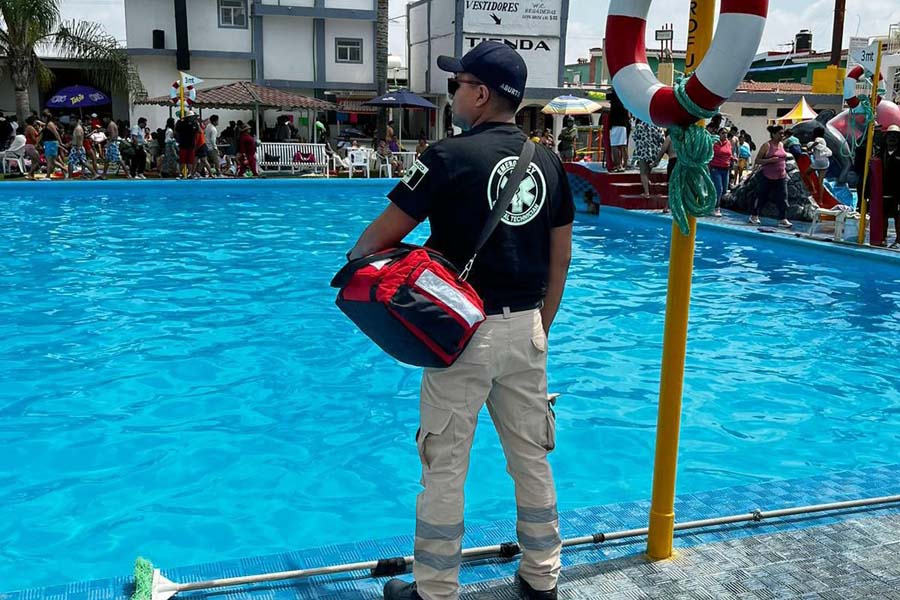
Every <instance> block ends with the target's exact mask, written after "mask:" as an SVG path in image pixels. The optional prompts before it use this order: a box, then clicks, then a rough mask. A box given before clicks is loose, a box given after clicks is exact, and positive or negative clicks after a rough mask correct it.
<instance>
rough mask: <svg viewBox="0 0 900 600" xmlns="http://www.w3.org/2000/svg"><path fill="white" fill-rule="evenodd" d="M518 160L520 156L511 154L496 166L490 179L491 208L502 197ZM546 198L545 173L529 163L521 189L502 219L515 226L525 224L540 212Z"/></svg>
mask: <svg viewBox="0 0 900 600" xmlns="http://www.w3.org/2000/svg"><path fill="white" fill-rule="evenodd" d="M518 160H519V157H518V156H509V157H507V158H504V159H502V160H501V161H500V162H498V163H497V165H496V166H495V167H494V171H493V172H492V173H491V178H490V179H489V180H488V194H487V195H488V206H489V207H490V208H491V209H493V208H494V205H495V204H496V203H497V200H498V199H499V198H500V194H501V193H502V192H503V188H505V187H506V183H507V182H508V181H509V177H510V176H511V175H512V172H513V170H514V169H515V168H516V163H517V162H518ZM546 199H547V182H546V181H545V180H544V174H543V173H542V172H541V170H540V169H539V168H538V167H537V165H535V164H534V163H531V164H529V165H528V170H527V171H526V172H525V177H523V178H522V183H520V184H519V189H518V190H517V191H516V195H515V197H514V198H513V201H512V203H511V204H510V205H509V208H508V209H506V214H505V215H503V219H502V221H503V222H504V223H506V224H507V225H512V226H514V227H516V226H519V225H525V224H526V223H528V222H530V221H531V220H532V219H534V218H535V217H536V216H538V214H540V212H541V208H543V206H544V202H545V201H546Z"/></svg>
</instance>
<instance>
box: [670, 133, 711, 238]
mask: <svg viewBox="0 0 900 600" xmlns="http://www.w3.org/2000/svg"><path fill="white" fill-rule="evenodd" d="M669 135H670V136H671V137H672V145H673V146H674V147H675V154H676V155H677V156H678V162H676V163H675V169H674V170H673V171H672V177H671V178H670V179H669V208H670V209H671V210H672V217H673V218H674V219H675V222H676V223H678V229H680V230H681V233H682V234H684V235H688V234H689V233H690V227H689V226H688V215H691V216H694V217H703V216H707V215H709V214H711V213H712V211H713V209H714V208H715V207H716V186H715V185H714V184H713V181H712V177H711V176H710V174H709V163H710V161H711V160H712V158H713V142H714V141H715V139H716V138H715V137H714V136H713V135H711V134H710V133H709V132H707V131H706V129H704V128H703V127H701V126H699V125H696V124H693V125H689V126H687V127H673V128H672V129H670V130H669Z"/></svg>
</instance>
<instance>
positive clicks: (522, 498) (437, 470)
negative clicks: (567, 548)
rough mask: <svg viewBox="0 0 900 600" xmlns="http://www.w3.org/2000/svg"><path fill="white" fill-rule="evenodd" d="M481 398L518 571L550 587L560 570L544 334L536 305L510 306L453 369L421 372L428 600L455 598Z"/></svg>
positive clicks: (423, 559) (422, 522) (422, 528)
mask: <svg viewBox="0 0 900 600" xmlns="http://www.w3.org/2000/svg"><path fill="white" fill-rule="evenodd" d="M485 403H487V406H488V411H489V412H490V415H491V419H492V420H493V422H494V427H495V428H496V429H497V432H498V433H499V435H500V441H501V443H502V444H503V452H504V454H505V455H506V463H507V472H508V473H509V474H510V475H511V476H512V478H513V480H514V481H515V489H516V507H517V516H518V518H517V522H516V532H517V536H518V542H519V547H520V548H521V549H522V559H521V563H520V565H519V574H520V576H521V577H522V578H523V579H524V580H525V581H526V582H528V583H529V584H530V585H531V586H532V587H533V588H535V589H538V590H549V589H552V588H553V587H554V586H555V585H556V580H557V578H558V576H559V569H560V560H559V555H560V549H561V545H560V537H559V519H558V516H557V511H556V490H555V488H554V484H553V474H552V472H551V470H550V464H549V463H548V462H547V453H548V452H550V451H551V450H553V447H554V445H555V443H556V432H555V416H554V414H553V411H552V410H551V408H550V404H549V402H548V398H547V338H546V336H545V335H544V330H543V327H542V325H541V314H540V311H539V310H529V311H524V312H518V313H509V312H507V313H505V314H501V315H496V316H494V315H492V316H489V317H488V319H487V321H485V322H484V323H482V325H481V327H480V328H479V329H478V331H477V332H476V334H475V336H474V337H473V339H472V341H471V343H470V344H469V346H468V348H466V351H465V352H464V353H463V354H462V356H460V358H459V360H458V361H457V362H456V363H455V364H454V365H453V366H452V367H450V368H448V369H426V370H425V374H424V376H423V378H422V393H421V401H420V411H421V414H420V418H421V427H420V429H419V433H418V434H417V436H416V441H417V444H418V447H419V456H420V458H421V460H422V485H423V486H425V489H424V491H422V493H421V494H419V497H418V500H417V503H416V539H415V565H414V567H413V573H414V574H415V579H416V582H417V584H418V592H419V594H420V595H421V596H422V597H423V598H425V600H456V599H457V598H458V597H459V581H458V578H459V567H460V551H461V544H462V536H463V531H464V526H463V486H464V483H465V480H466V473H467V472H468V470H469V452H470V450H471V448H472V440H473V438H474V436H475V425H476V423H477V420H478V413H479V412H480V411H481V408H482V407H483V406H484V404H485ZM500 541H503V540H498V541H497V542H498V543H499V542H500Z"/></svg>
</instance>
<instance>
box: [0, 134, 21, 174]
mask: <svg viewBox="0 0 900 600" xmlns="http://www.w3.org/2000/svg"><path fill="white" fill-rule="evenodd" d="M7 165H16V166H17V167H19V172H20V173H22V174H23V175H24V174H25V173H26V172H27V171H26V170H25V136H24V135H17V136H16V137H15V139H13V143H12V144H10V145H9V148H7V149H6V150H5V151H3V152H0V169H2V171H3V172H4V173H8V172H9V171H7Z"/></svg>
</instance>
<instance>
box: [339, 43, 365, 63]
mask: <svg viewBox="0 0 900 600" xmlns="http://www.w3.org/2000/svg"><path fill="white" fill-rule="evenodd" d="M334 60H335V62H339V63H361V62H362V61H363V41H362V40H359V39H349V38H336V39H335V40H334Z"/></svg>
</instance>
